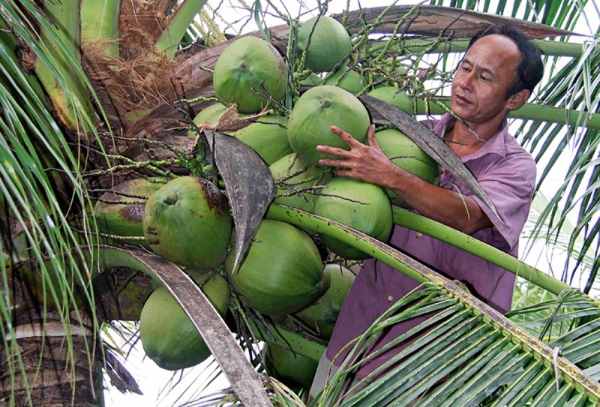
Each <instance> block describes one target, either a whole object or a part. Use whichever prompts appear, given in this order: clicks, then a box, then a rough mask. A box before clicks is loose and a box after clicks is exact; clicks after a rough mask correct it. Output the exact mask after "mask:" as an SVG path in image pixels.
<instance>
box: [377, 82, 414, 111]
mask: <svg viewBox="0 0 600 407" xmlns="http://www.w3.org/2000/svg"><path fill="white" fill-rule="evenodd" d="M368 95H369V96H373V97H374V98H377V99H381V100H383V101H384V102H388V103H389V104H390V105H393V106H396V107H397V108H399V109H402V110H403V111H405V112H406V113H408V114H415V108H414V107H413V102H412V100H411V98H410V96H408V95H407V94H406V92H404V91H402V90H400V89H398V88H395V87H393V86H382V87H380V88H376V89H373V90H372V91H370V92H369V93H368Z"/></svg>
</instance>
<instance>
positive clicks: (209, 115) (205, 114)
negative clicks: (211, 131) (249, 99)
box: [188, 103, 227, 138]
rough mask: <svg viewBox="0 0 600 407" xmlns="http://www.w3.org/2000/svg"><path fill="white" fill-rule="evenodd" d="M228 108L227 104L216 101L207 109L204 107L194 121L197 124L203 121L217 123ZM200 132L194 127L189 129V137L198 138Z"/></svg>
mask: <svg viewBox="0 0 600 407" xmlns="http://www.w3.org/2000/svg"><path fill="white" fill-rule="evenodd" d="M226 110H227V106H225V105H223V104H221V103H215V104H214V105H210V106H208V107H207V108H205V109H202V110H201V111H200V112H199V113H198V114H197V115H196V117H194V123H196V126H200V125H201V124H202V123H210V124H216V123H217V122H218V121H219V117H221V115H222V114H223V113H225V111H226ZM196 136H198V133H197V132H196V129H194V128H193V127H191V128H190V130H189V131H188V137H191V138H196Z"/></svg>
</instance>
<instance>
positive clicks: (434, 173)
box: [375, 129, 440, 206]
mask: <svg viewBox="0 0 600 407" xmlns="http://www.w3.org/2000/svg"><path fill="white" fill-rule="evenodd" d="M375 138H376V139H377V143H378V144H379V146H380V147H381V150H382V151H383V152H384V154H385V155H386V156H387V157H388V158H390V159H391V161H392V162H393V163H394V164H396V165H397V166H398V167H400V168H402V169H403V170H405V171H406V172H409V173H411V174H413V175H416V176H417V177H419V178H421V179H422V180H425V181H427V182H429V183H431V184H435V185H437V184H438V183H439V174H440V171H439V166H438V164H437V163H436V162H435V160H434V159H433V158H431V157H430V156H429V155H428V154H427V153H425V151H423V150H422V149H421V147H419V146H418V145H417V144H416V143H415V142H414V141H412V140H411V139H410V138H408V136H407V135H406V134H404V133H402V132H401V131H399V130H397V129H387V130H382V131H378V132H377V133H376V134H375ZM387 193H388V195H389V197H390V200H391V201H392V204H394V205H397V206H406V204H405V202H404V201H403V200H402V199H401V198H400V197H398V195H396V193H395V192H393V191H391V190H389V189H388V190H387Z"/></svg>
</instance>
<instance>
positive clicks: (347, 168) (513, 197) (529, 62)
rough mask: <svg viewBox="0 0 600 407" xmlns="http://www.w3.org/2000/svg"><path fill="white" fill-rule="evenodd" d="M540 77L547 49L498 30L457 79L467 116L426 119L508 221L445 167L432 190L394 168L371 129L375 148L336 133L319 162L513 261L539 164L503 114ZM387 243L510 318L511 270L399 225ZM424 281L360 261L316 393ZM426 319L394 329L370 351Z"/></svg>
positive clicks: (373, 363)
mask: <svg viewBox="0 0 600 407" xmlns="http://www.w3.org/2000/svg"><path fill="white" fill-rule="evenodd" d="M542 75H543V64H542V60H541V55H540V52H539V50H537V48H535V47H534V46H533V45H531V43H529V41H528V40H527V38H526V37H525V36H524V35H523V34H522V33H521V32H520V31H518V30H517V29H515V28H512V27H493V28H490V29H488V30H486V31H483V32H480V33H478V34H477V35H476V36H475V37H473V39H472V40H471V42H470V44H469V48H468V49H467V52H466V54H465V56H464V58H463V60H462V61H461V62H460V64H459V66H458V69H457V71H456V74H455V75H454V79H453V81H452V88H451V101H452V107H451V110H452V112H453V113H454V115H456V116H457V117H459V118H460V120H456V119H455V118H454V117H453V116H452V115H450V114H446V115H444V116H443V117H442V118H441V119H440V120H439V121H431V122H429V123H428V126H429V127H430V128H431V129H432V131H433V132H434V133H436V134H437V135H439V136H443V138H444V140H445V141H446V142H447V145H448V147H450V149H452V151H453V152H454V153H455V154H456V155H457V156H458V157H459V158H460V159H461V161H462V162H463V163H464V164H465V165H466V166H467V168H469V170H470V171H471V172H472V173H473V175H474V176H475V178H476V179H477V180H478V182H479V183H480V185H481V186H482V187H483V189H484V190H485V191H486V193H487V195H488V196H489V197H490V199H491V200H492V202H493V203H494V205H495V206H496V208H497V210H498V212H499V214H500V216H501V218H502V220H499V219H498V218H497V217H496V216H495V215H494V214H493V213H492V212H491V211H490V210H489V209H488V208H487V206H486V205H485V204H483V203H482V202H481V201H480V200H479V199H478V198H477V197H476V196H474V195H473V194H472V193H471V192H470V191H468V190H467V189H466V188H465V187H464V186H463V185H462V184H461V183H460V182H459V181H458V180H456V179H455V178H454V176H452V174H450V173H448V172H447V171H445V172H442V174H441V176H440V185H439V186H435V185H432V184H429V183H427V182H425V181H423V180H421V179H420V178H418V177H416V176H413V175H411V174H409V173H407V172H406V171H404V170H402V169H400V168H399V167H397V166H396V165H394V164H393V163H392V162H391V161H390V160H389V159H388V158H387V157H386V156H385V155H384V154H383V152H382V151H381V149H380V148H379V145H378V144H377V141H376V139H375V136H374V126H371V127H370V128H369V130H368V132H367V139H368V145H364V144H361V143H359V142H358V141H356V140H355V139H353V138H352V137H351V136H350V135H349V134H347V133H346V132H344V131H343V130H342V129H339V128H332V131H333V132H334V133H335V134H337V135H339V136H340V137H341V138H342V139H343V140H344V141H346V143H347V144H348V145H349V146H350V148H351V149H350V151H346V150H343V149H340V148H334V147H329V146H318V147H317V150H319V151H322V152H326V153H331V154H334V155H336V156H337V157H339V158H338V159H323V160H321V161H320V164H321V165H326V166H331V167H334V168H335V169H336V174H337V175H338V176H345V177H351V178H356V179H360V180H363V181H366V182H370V183H373V184H377V185H380V186H382V187H385V188H389V189H391V190H393V191H394V192H395V193H396V194H397V195H398V196H399V197H400V198H402V199H403V200H404V201H405V202H406V203H407V204H408V205H410V206H411V207H412V208H413V209H414V210H416V211H418V212H419V213H421V214H422V215H424V216H426V217H428V218H431V219H433V220H436V221H438V222H441V223H444V224H446V225H448V226H451V227H453V228H454V229H457V230H459V231H461V232H464V233H467V234H469V235H472V236H473V237H475V238H477V239H480V240H482V241H484V242H486V243H489V244H491V245H492V246H495V247H497V248H499V249H501V250H503V251H505V252H508V253H510V254H511V255H513V256H515V257H516V256H517V254H518V239H519V234H520V232H521V230H522V228H523V225H524V223H525V221H526V219H527V215H528V213H529V207H530V205H531V199H532V195H533V189H534V186H535V180H536V168H535V162H534V161H533V159H532V158H531V156H530V155H529V154H528V153H527V152H526V151H525V150H524V149H523V148H522V147H521V146H520V145H519V144H518V143H517V141H516V140H515V139H514V138H513V137H512V136H511V135H510V134H508V125H507V120H506V116H507V114H508V112H509V111H510V110H513V109H516V108H518V107H520V106H521V105H522V104H523V103H525V101H526V100H527V99H528V98H529V96H530V95H531V92H532V90H533V88H534V87H535V86H536V85H537V83H538V82H539V81H540V80H541V78H542ZM390 244H391V245H392V246H395V247H397V248H398V249H400V250H402V251H403V252H405V253H407V254H409V255H411V256H413V257H416V258H417V259H419V260H420V261H421V262H423V263H425V264H426V265H428V266H430V267H431V268H433V269H435V270H437V271H439V272H440V273H442V274H444V275H446V276H447V277H449V278H450V279H452V280H458V281H461V282H463V283H465V284H466V286H467V287H468V288H469V290H470V291H471V293H472V294H474V295H476V296H477V297H479V298H480V299H482V300H483V301H484V302H486V303H488V304H489V305H490V306H492V307H494V308H495V309H497V310H498V311H500V312H503V313H505V312H507V311H508V310H509V309H510V305H511V300H512V292H513V286H514V280H515V276H514V275H513V274H512V273H510V272H508V271H506V270H504V269H502V268H500V267H497V266H494V265H492V264H490V263H488V262H486V261H484V260H482V259H480V258H478V257H476V256H473V255H471V254H468V253H466V252H464V251H462V250H460V249H456V248H454V247H452V246H451V245H448V244H445V243H442V242H440V241H438V240H436V239H433V238H430V237H428V236H425V235H420V234H418V233H415V232H414V231H410V230H408V229H405V228H402V227H399V226H396V227H395V229H394V233H393V235H392V238H391V241H390ZM418 285H419V284H418V283H417V282H416V281H415V280H413V279H411V278H409V277H407V276H405V275H404V274H402V273H400V272H399V271H397V270H394V269H392V268H391V267H390V266H388V265H386V264H384V263H383V262H380V261H376V260H374V259H370V260H367V261H366V262H365V263H364V264H363V267H362V269H361V271H360V273H359V274H358V276H357V278H356V281H355V283H354V284H353V286H352V288H351V290H350V292H349V293H348V297H347V299H346V302H345V304H344V306H343V308H342V310H341V313H340V316H339V318H338V322H337V325H336V327H335V330H334V333H333V336H332V338H331V340H330V343H329V346H328V348H327V351H326V353H325V355H324V357H323V359H322V360H321V363H320V364H319V369H318V372H317V375H316V377H315V382H314V383H313V388H312V389H311V391H310V395H311V397H314V396H315V395H316V394H317V393H318V392H319V391H320V389H322V387H323V385H324V384H325V383H324V382H325V378H326V377H327V372H328V369H329V367H330V366H331V361H332V360H334V359H335V360H334V364H335V365H338V366H339V365H340V364H341V362H342V361H343V358H344V357H345V356H346V355H347V354H348V351H349V350H350V349H346V350H345V351H343V352H341V354H340V356H337V358H336V355H338V352H340V351H341V350H342V348H343V347H344V346H345V345H346V344H348V343H349V342H350V341H351V340H352V339H354V338H356V337H358V336H360V335H361V334H363V333H364V332H365V331H366V330H367V328H368V327H369V326H370V325H371V324H372V322H373V321H374V320H375V319H376V318H378V317H379V316H380V315H381V314H382V313H383V312H385V311H386V310H387V309H388V308H389V307H390V306H391V305H393V304H394V303H395V302H396V301H398V300H399V299H400V298H402V297H403V296H404V295H406V294H407V293H408V292H410V291H412V290H413V289H415V288H417V287H418ZM424 319H425V318H420V319H419V320H413V321H405V322H403V323H400V324H397V325H395V326H393V327H392V328H391V329H389V330H388V331H387V332H385V333H384V334H383V335H382V336H381V337H380V338H379V339H378V340H377V341H376V342H375V343H374V344H373V345H372V346H371V347H370V348H369V350H368V353H370V352H373V351H374V350H377V349H380V348H381V347H382V346H383V345H385V344H386V343H389V342H390V341H392V340H393V339H394V338H396V337H398V336H400V335H401V334H403V333H404V332H406V331H407V330H409V329H411V328H412V327H414V326H416V325H418V323H420V322H422V321H423V320H424ZM348 348H351V347H348ZM399 349H401V347H400V348H399V347H395V348H392V349H391V350H389V351H386V352H384V353H382V354H381V355H379V356H377V357H376V358H374V359H372V360H370V361H369V362H367V363H365V364H363V365H362V366H361V367H360V369H359V370H358V372H357V374H356V375H357V378H362V377H365V376H367V375H368V374H369V373H371V372H373V371H374V370H375V369H376V368H377V367H378V366H380V365H381V364H382V363H384V362H385V361H387V360H389V359H390V358H391V357H392V356H394V354H396V353H397V352H399ZM356 380H357V379H355V381H356Z"/></svg>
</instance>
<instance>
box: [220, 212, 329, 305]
mask: <svg viewBox="0 0 600 407" xmlns="http://www.w3.org/2000/svg"><path fill="white" fill-rule="evenodd" d="M234 259H235V251H234V250H232V252H231V253H230V254H229V256H228V257H227V259H226V260H225V269H226V270H227V274H228V276H229V281H230V282H231V285H232V287H233V289H234V291H235V292H237V293H238V294H239V295H240V296H241V297H242V299H243V300H244V301H245V302H246V303H247V304H248V305H249V306H250V307H252V308H253V309H255V310H256V311H258V312H261V313H263V314H269V315H274V316H278V315H285V314H289V313H291V312H295V311H298V310H300V309H302V308H305V307H307V306H308V305H310V304H311V303H312V302H313V301H315V300H316V299H317V298H318V297H319V296H320V295H321V294H322V292H323V282H322V280H323V270H322V267H321V257H320V255H319V250H318V249H317V246H316V245H315V243H314V242H313V241H312V239H311V238H310V236H309V235H307V234H306V233H305V232H303V231H302V230H300V229H298V228H296V227H294V226H292V225H290V224H288V223H284V222H279V221H274V220H263V221H262V222H261V224H260V226H259V228H258V231H257V232H256V235H255V237H254V240H253V241H252V243H251V244H250V247H249V249H248V252H247V254H246V256H245V258H244V260H243V262H242V264H241V266H240V268H239V270H238V271H237V272H236V273H232V269H233V262H234Z"/></svg>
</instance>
